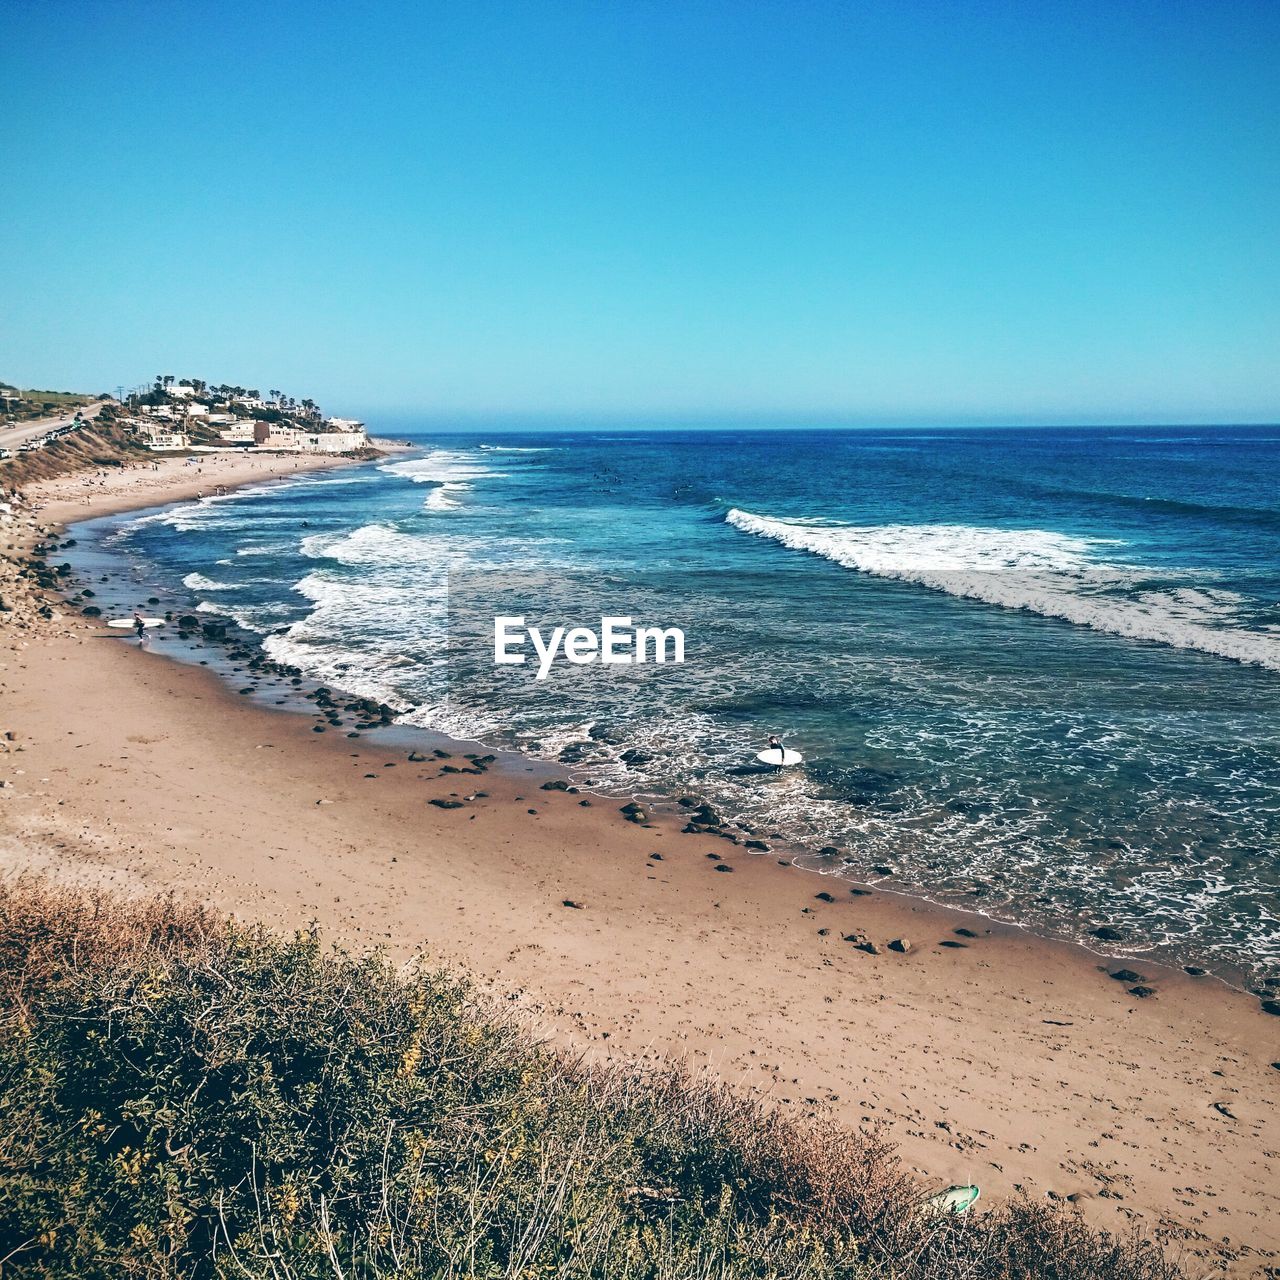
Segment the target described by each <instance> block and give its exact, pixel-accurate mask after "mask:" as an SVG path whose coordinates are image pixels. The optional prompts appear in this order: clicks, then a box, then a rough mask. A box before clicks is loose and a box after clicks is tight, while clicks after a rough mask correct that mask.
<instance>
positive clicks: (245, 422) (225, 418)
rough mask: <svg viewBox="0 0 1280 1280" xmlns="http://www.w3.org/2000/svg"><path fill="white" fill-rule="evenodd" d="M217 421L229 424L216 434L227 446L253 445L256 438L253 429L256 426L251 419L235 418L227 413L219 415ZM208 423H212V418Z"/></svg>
mask: <svg viewBox="0 0 1280 1280" xmlns="http://www.w3.org/2000/svg"><path fill="white" fill-rule="evenodd" d="M218 419H219V421H222V422H226V423H227V424H229V425H227V426H224V427H223V428H222V430H221V431H219V432H218V438H219V439H220V440H226V441H227V442H228V443H229V444H253V442H254V440H255V438H256V437H255V435H254V427H255V426H256V425H257V424H256V423H254V421H253V420H252V419H251V418H235V417H232V415H231V414H229V413H226V414H222V413H220V414H218ZM209 421H210V422H212V421H213V418H210V419H209Z"/></svg>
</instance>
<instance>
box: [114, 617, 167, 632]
mask: <svg viewBox="0 0 1280 1280" xmlns="http://www.w3.org/2000/svg"><path fill="white" fill-rule="evenodd" d="M142 625H143V626H144V627H163V626H164V619H163V618H143V620H142ZM107 626H109V627H120V628H121V629H123V628H125V627H129V628H133V627H135V626H137V623H136V622H135V621H134V620H133V619H132V618H108V619H107Z"/></svg>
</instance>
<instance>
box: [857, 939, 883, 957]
mask: <svg viewBox="0 0 1280 1280" xmlns="http://www.w3.org/2000/svg"><path fill="white" fill-rule="evenodd" d="M857 949H858V950H859V951H865V952H866V953H867V955H869V956H878V955H879V954H880V948H879V947H877V946H876V944H875V943H874V942H872V941H871V940H870V939H869V938H868V939H867V940H866V941H865V942H859V943H858V946H857Z"/></svg>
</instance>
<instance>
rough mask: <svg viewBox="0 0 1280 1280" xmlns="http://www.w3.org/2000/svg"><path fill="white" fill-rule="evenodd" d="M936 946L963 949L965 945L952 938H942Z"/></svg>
mask: <svg viewBox="0 0 1280 1280" xmlns="http://www.w3.org/2000/svg"><path fill="white" fill-rule="evenodd" d="M938 946H940V947H950V948H951V949H952V950H956V949H959V950H963V949H964V947H965V944H964V943H963V942H957V941H956V940H955V939H954V938H943V940H942V941H941V942H940V943H938Z"/></svg>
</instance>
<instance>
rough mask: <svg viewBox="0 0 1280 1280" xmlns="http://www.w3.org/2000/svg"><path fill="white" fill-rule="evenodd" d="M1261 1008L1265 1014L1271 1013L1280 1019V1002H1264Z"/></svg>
mask: <svg viewBox="0 0 1280 1280" xmlns="http://www.w3.org/2000/svg"><path fill="white" fill-rule="evenodd" d="M1261 1008H1262V1012H1263V1013H1270V1014H1272V1015H1274V1016H1275V1017H1277V1018H1280V1000H1264V1001H1263V1002H1262V1005H1261Z"/></svg>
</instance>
